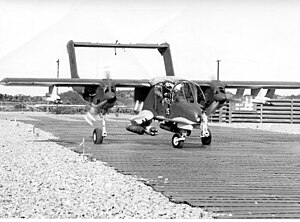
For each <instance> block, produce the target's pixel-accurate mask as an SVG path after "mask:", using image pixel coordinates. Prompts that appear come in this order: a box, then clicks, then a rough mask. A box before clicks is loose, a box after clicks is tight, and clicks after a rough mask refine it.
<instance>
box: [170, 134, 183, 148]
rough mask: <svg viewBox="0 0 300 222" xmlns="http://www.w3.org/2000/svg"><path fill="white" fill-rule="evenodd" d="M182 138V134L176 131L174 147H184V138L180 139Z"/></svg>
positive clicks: (173, 140)
mask: <svg viewBox="0 0 300 222" xmlns="http://www.w3.org/2000/svg"><path fill="white" fill-rule="evenodd" d="M179 138H181V135H180V134H178V133H175V134H174V135H173V137H172V145H173V147H174V148H182V147H183V142H184V141H183V140H180V141H178V139H179Z"/></svg>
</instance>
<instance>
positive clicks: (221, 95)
mask: <svg viewBox="0 0 300 222" xmlns="http://www.w3.org/2000/svg"><path fill="white" fill-rule="evenodd" d="M214 98H215V101H216V102H219V103H225V102H226V100H227V96H226V94H225V92H222V91H221V90H217V91H216V92H215V95H214Z"/></svg>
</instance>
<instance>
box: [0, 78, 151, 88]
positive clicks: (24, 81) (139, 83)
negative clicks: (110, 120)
mask: <svg viewBox="0 0 300 222" xmlns="http://www.w3.org/2000/svg"><path fill="white" fill-rule="evenodd" d="M111 81H112V85H113V86H115V87H150V86H151V84H150V83H149V80H145V79H141V80H139V79H112V80H111ZM106 83H107V79H79V78H77V79H75V78H64V79H63V78H59V79H58V78H5V79H2V80H1V82H0V84H2V85H5V86H46V87H47V86H48V87H49V86H64V87H71V86H83V87H84V86H99V85H100V86H102V85H105V84H106Z"/></svg>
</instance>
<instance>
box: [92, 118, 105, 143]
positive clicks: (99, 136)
mask: <svg viewBox="0 0 300 222" xmlns="http://www.w3.org/2000/svg"><path fill="white" fill-rule="evenodd" d="M106 136H107V131H106V127H105V117H104V115H103V116H102V129H100V128H96V129H94V131H93V142H94V144H102V143H103V139H104V137H106Z"/></svg>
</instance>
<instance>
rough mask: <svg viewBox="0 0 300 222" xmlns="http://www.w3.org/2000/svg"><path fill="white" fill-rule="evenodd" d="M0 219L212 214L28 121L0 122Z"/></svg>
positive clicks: (138, 217)
mask: <svg viewBox="0 0 300 222" xmlns="http://www.w3.org/2000/svg"><path fill="white" fill-rule="evenodd" d="M0 127H1V129H2V132H1V138H0V218H2V219H3V218H37V219H38V218H45V219H52V218H59V219H67V218H103V219H118V218H124V219H131V218H134V219H141V218H144V219H158V218H159V219H161V218H176V219H179V218H187V219H190V218H212V217H213V214H212V213H210V212H205V211H203V209H201V208H198V207H191V206H189V205H187V204H175V203H172V202H170V201H169V199H168V198H167V197H164V196H163V195H162V194H161V193H158V192H155V191H153V189H152V188H151V187H149V186H146V185H145V184H143V183H142V182H140V181H138V179H137V178H135V177H132V176H128V175H123V174H120V173H117V172H116V171H115V170H114V169H113V168H111V167H108V166H106V165H105V163H102V162H100V161H95V162H92V161H89V160H87V159H85V158H84V157H83V156H82V155H80V154H77V153H75V152H72V151H71V150H69V149H67V148H64V147H62V146H60V145H58V144H56V143H54V142H49V141H48V139H51V138H52V139H53V138H54V137H53V136H52V135H51V134H50V133H47V132H44V131H42V130H40V129H36V128H34V126H32V125H28V124H23V123H20V122H16V121H8V120H0Z"/></svg>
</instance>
